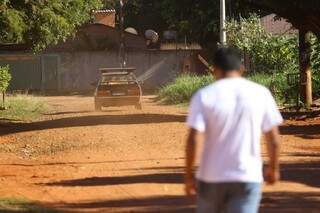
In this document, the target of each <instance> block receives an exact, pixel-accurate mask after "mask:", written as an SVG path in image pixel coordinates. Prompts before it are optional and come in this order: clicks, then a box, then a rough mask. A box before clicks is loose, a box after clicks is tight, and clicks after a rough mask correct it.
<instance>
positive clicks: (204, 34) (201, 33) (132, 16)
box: [106, 0, 248, 49]
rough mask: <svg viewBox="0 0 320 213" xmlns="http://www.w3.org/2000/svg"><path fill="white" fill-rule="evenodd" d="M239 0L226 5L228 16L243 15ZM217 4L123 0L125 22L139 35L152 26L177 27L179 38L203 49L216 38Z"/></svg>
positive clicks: (114, 2) (184, 0)
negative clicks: (197, 44)
mask: <svg viewBox="0 0 320 213" xmlns="http://www.w3.org/2000/svg"><path fill="white" fill-rule="evenodd" d="M117 2H118V0H110V1H108V2H107V4H106V6H107V7H116V8H117ZM241 2H242V0H234V1H232V4H228V5H227V9H228V16H232V17H234V16H238V14H239V13H241V14H243V15H246V14H247V11H248V8H247V5H246V4H243V3H241ZM219 10H220V3H219V1H208V0H197V1H194V0H161V1H150V0H130V1H126V3H125V17H126V18H125V25H126V26H127V27H134V28H136V29H137V30H138V31H139V33H140V34H143V33H144V31H145V30H147V29H154V30H156V31H157V32H159V33H160V36H161V34H162V31H164V30H168V29H171V30H176V31H177V32H178V40H179V41H183V42H184V40H185V38H186V39H187V42H194V41H195V42H199V43H201V44H202V45H203V46H204V47H205V48H208V49H209V48H213V47H215V46H216V44H217V41H218V40H219V25H220V21H219V20H220V16H219Z"/></svg>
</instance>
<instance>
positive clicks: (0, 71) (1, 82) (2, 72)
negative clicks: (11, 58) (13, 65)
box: [0, 66, 11, 108]
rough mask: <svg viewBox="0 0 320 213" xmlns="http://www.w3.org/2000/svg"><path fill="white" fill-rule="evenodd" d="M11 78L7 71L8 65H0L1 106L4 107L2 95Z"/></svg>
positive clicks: (3, 95)
mask: <svg viewBox="0 0 320 213" xmlns="http://www.w3.org/2000/svg"><path fill="white" fill-rule="evenodd" d="M10 80H11V74H10V72H9V66H6V67H0V93H2V108H5V105H4V97H5V92H6V91H7V88H8V86H9V82H10Z"/></svg>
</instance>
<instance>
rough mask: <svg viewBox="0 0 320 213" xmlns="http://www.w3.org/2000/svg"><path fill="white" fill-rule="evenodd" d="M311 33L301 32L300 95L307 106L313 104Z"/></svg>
mask: <svg viewBox="0 0 320 213" xmlns="http://www.w3.org/2000/svg"><path fill="white" fill-rule="evenodd" d="M309 36H310V34H309V33H308V32H306V31H300V32H299V63H300V97H301V100H302V101H303V103H304V104H305V105H306V107H310V106H311V105H312V72H311V44H310V39H309Z"/></svg>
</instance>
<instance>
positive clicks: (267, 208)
mask: <svg viewBox="0 0 320 213" xmlns="http://www.w3.org/2000/svg"><path fill="white" fill-rule="evenodd" d="M263 197H264V198H263V199H262V202H261V207H260V211H259V212H261V213H279V212H281V213H295V212H297V213H298V212H299V213H300V212H309V213H313V212H314V213H316V212H318V210H319V208H320V203H319V198H320V193H314V192H313V193H311V192H310V193H301V192H292V193H291V192H280V193H279V192H277V193H265V194H264V195H263ZM49 206H52V207H53V208H57V209H63V210H66V211H68V210H71V209H72V210H74V209H82V210H84V211H90V212H91V211H92V210H93V212H99V211H101V212H132V213H133V212H134V213H138V212H139V213H142V212H143V213H158V212H163V213H166V212H170V213H194V212H195V208H196V205H195V199H191V198H187V197H185V196H182V195H176V196H172V195H170V196H169V195H168V196H155V197H145V198H132V199H119V200H98V201H95V200H94V201H85V202H79V203H59V204H49ZM95 210H97V211H95Z"/></svg>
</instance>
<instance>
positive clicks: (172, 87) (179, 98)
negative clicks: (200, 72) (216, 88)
mask: <svg viewBox="0 0 320 213" xmlns="http://www.w3.org/2000/svg"><path fill="white" fill-rule="evenodd" d="M212 82H213V78H212V77H211V76H196V75H182V76H180V77H178V78H177V79H176V80H175V81H174V82H172V83H170V84H168V85H166V86H164V87H163V88H161V89H160V91H159V93H158V96H159V98H160V99H161V100H162V101H163V102H164V103H168V104H180V103H188V102H189V101H190V98H191V97H192V95H193V94H194V93H195V92H196V91H197V90H199V89H200V88H202V87H205V86H207V85H209V84H210V83H212Z"/></svg>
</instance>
